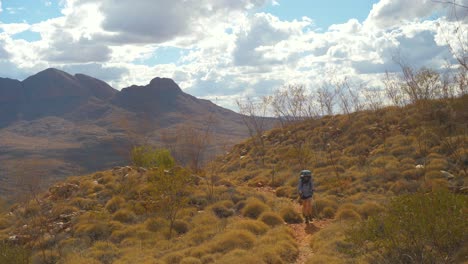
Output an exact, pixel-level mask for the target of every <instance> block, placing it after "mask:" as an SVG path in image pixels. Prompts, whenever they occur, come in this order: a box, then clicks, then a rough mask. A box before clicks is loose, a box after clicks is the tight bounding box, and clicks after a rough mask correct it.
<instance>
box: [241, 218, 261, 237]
mask: <svg viewBox="0 0 468 264" xmlns="http://www.w3.org/2000/svg"><path fill="white" fill-rule="evenodd" d="M234 228H235V229H236V230H239V229H242V230H247V231H250V232H252V234H254V235H262V234H265V232H266V231H268V226H267V225H266V224H265V223H263V222H261V221H257V220H250V219H246V220H241V221H239V222H237V223H235V224H234Z"/></svg>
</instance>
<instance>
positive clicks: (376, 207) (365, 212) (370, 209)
mask: <svg viewBox="0 0 468 264" xmlns="http://www.w3.org/2000/svg"><path fill="white" fill-rule="evenodd" d="M383 210H384V207H383V206H382V205H380V204H378V203H376V202H365V203H364V204H362V205H361V206H359V209H358V212H359V214H361V216H362V217H363V218H364V219H367V218H369V217H370V216H373V215H377V214H379V213H381V212H382V211H383Z"/></svg>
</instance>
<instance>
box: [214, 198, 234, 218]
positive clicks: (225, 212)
mask: <svg viewBox="0 0 468 264" xmlns="http://www.w3.org/2000/svg"><path fill="white" fill-rule="evenodd" d="M233 207H234V204H233V203H232V201H229V200H225V201H220V202H217V203H215V204H213V205H211V210H212V211H213V213H214V214H215V215H216V216H217V217H219V218H227V217H229V216H232V215H234V210H233V209H232V208H233Z"/></svg>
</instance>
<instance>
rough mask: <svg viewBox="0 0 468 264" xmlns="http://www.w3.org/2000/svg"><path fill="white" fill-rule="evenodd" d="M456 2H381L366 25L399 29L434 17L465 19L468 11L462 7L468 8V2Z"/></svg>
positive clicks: (400, 0) (462, 0) (372, 11)
mask: <svg viewBox="0 0 468 264" xmlns="http://www.w3.org/2000/svg"><path fill="white" fill-rule="evenodd" d="M454 2H455V3H456V5H453V4H451V3H450V1H447V2H445V1H432V0H413V1H406V0H381V1H380V2H378V3H377V4H374V5H373V8H372V10H371V11H370V13H369V16H368V17H367V19H366V21H365V24H367V25H369V26H377V27H380V28H389V27H398V26H400V25H403V24H405V23H408V22H412V21H421V20H422V19H425V18H428V17H430V16H434V15H437V16H445V17H446V18H447V19H457V20H458V19H460V18H462V19H464V17H466V9H464V8H463V7H461V6H463V5H464V6H468V1H467V0H459V1H454ZM460 5H461V6H460ZM457 13H458V15H457Z"/></svg>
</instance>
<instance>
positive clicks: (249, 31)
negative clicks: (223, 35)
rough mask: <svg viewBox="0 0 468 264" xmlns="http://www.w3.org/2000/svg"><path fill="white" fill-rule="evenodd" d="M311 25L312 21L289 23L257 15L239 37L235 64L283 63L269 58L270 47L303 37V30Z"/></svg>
mask: <svg viewBox="0 0 468 264" xmlns="http://www.w3.org/2000/svg"><path fill="white" fill-rule="evenodd" d="M310 24H311V21H310V20H303V21H301V22H297V21H294V22H287V21H280V20H279V19H278V18H277V17H275V16H273V15H270V14H265V13H260V14H255V16H254V17H253V18H252V19H251V20H250V24H249V27H248V28H246V29H244V31H243V32H240V33H239V34H238V35H237V41H236V48H235V50H234V53H233V59H234V61H233V62H234V64H235V65H247V66H255V65H262V64H277V63H281V62H282V60H280V59H279V58H275V57H273V56H268V54H270V55H271V53H270V51H271V49H269V48H268V47H274V46H275V45H276V44H279V43H280V42H281V41H285V40H289V39H293V38H294V37H297V36H300V35H302V33H303V29H304V28H305V27H307V26H309V25H310ZM283 57H284V56H283Z"/></svg>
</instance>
